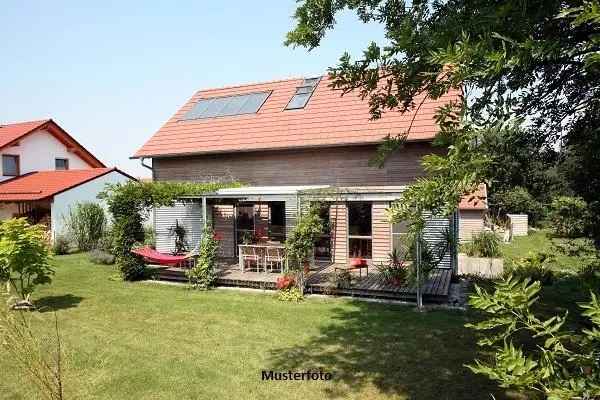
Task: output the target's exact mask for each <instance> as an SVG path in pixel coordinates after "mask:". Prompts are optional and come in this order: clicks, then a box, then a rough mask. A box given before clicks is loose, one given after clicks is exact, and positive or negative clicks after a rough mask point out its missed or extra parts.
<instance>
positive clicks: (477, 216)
mask: <svg viewBox="0 0 600 400" xmlns="http://www.w3.org/2000/svg"><path fill="white" fill-rule="evenodd" d="M483 215H484V211H483V210H462V211H460V212H459V220H458V238H459V240H460V241H461V242H468V241H469V240H471V237H472V236H473V234H475V233H479V232H482V231H483Z"/></svg>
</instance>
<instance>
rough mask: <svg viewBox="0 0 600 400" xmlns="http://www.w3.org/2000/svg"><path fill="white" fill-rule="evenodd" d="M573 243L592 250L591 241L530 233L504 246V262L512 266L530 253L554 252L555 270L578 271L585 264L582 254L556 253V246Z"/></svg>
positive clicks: (550, 234) (536, 231) (538, 231)
mask: <svg viewBox="0 0 600 400" xmlns="http://www.w3.org/2000/svg"><path fill="white" fill-rule="evenodd" d="M569 243H573V244H575V245H576V246H582V247H583V248H584V249H592V248H593V247H592V244H591V242H590V241H589V240H587V239H583V238H579V239H574V240H569V239H564V238H556V237H554V236H553V235H552V233H551V232H550V231H548V230H545V229H542V230H535V231H529V235H527V236H520V237H515V238H513V241H512V242H511V243H503V244H502V255H503V257H504V261H505V262H506V263H507V264H508V265H510V263H511V262H512V261H513V260H516V259H519V258H522V257H525V256H527V254H529V253H536V252H552V253H553V254H555V255H556V264H555V265H554V269H555V270H557V271H570V272H576V271H578V270H579V269H580V268H581V267H582V266H583V265H584V264H585V263H586V257H583V256H582V254H569V253H567V254H565V253H562V252H560V251H556V246H557V245H558V246H568V245H569Z"/></svg>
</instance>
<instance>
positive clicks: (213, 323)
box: [0, 254, 502, 399]
mask: <svg viewBox="0 0 600 400" xmlns="http://www.w3.org/2000/svg"><path fill="white" fill-rule="evenodd" d="M55 263H56V265H57V268H56V277H55V281H54V282H53V283H52V285H51V286H47V287H44V288H42V289H41V290H39V291H38V292H36V294H35V299H36V301H37V303H38V304H39V305H42V306H44V307H45V308H44V310H40V312H36V313H34V314H35V317H36V319H39V321H38V322H36V326H39V327H40V329H45V327H47V326H49V325H50V322H51V321H52V318H53V317H52V313H50V312H41V311H49V310H56V311H57V314H58V318H59V322H60V328H61V332H62V336H63V339H64V342H65V344H64V346H65V348H66V349H67V352H68V359H69V361H68V371H69V372H68V373H67V376H68V378H70V379H69V381H68V382H67V393H69V394H71V396H70V397H69V399H75V398H78V399H81V398H85V399H232V398H233V399H235V398H237V399H321V398H343V399H396V398H397V399H459V398H460V399H483V398H490V397H489V393H492V392H494V391H495V389H494V388H495V385H494V384H493V383H491V382H490V381H488V380H487V379H485V378H483V377H480V376H475V375H473V374H472V373H470V372H469V371H468V370H467V369H466V368H464V367H463V364H465V363H468V362H471V361H472V360H473V359H474V357H475V356H476V345H475V339H474V337H473V335H472V332H471V331H469V330H467V329H466V328H464V327H463V325H464V324H465V323H466V322H468V321H469V320H470V314H466V313H462V312H458V311H446V310H439V311H429V312H426V313H417V312H415V311H414V310H413V307H411V306H399V305H384V304H376V303H367V302H359V301H350V300H342V299H327V300H324V299H309V300H307V301H305V302H303V303H301V304H289V303H282V302H278V301H277V300H275V299H274V298H273V295H271V294H260V293H244V292H238V291H232V290H213V291H210V292H197V291H190V290H187V289H185V288H183V287H181V286H168V285H160V284H156V283H125V282H121V281H118V280H111V279H110V277H111V276H113V275H114V270H113V269H112V268H110V267H105V266H98V265H93V264H90V263H89V262H88V261H87V259H86V257H85V255H81V254H79V255H69V256H62V257H56V260H55ZM290 369H291V370H293V371H302V370H306V369H311V370H317V369H322V370H323V371H325V372H331V373H332V374H333V380H332V381H328V382H327V381H325V382H323V381H312V382H263V381H261V371H262V370H275V371H287V370H290ZM0 375H1V376H2V377H3V379H0V393H1V394H2V396H0V397H2V398H3V399H32V398H37V396H36V394H35V392H33V389H32V388H31V387H30V386H29V385H27V384H24V383H23V377H21V376H19V375H18V373H17V371H16V370H15V369H14V368H13V367H12V365H11V362H10V360H8V359H6V357H0ZM494 395H495V396H496V398H502V395H501V394H499V393H494Z"/></svg>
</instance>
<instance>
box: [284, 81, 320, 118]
mask: <svg viewBox="0 0 600 400" xmlns="http://www.w3.org/2000/svg"><path fill="white" fill-rule="evenodd" d="M320 80H321V78H307V79H304V80H303V81H302V85H300V86H298V87H297V88H296V93H295V94H294V95H293V96H292V99H291V100H290V102H289V103H288V104H287V106H285V109H286V110H297V109H300V108H304V107H306V104H307V103H308V100H309V99H310V96H312V94H313V92H314V91H315V88H316V87H317V85H318V84H319V81H320Z"/></svg>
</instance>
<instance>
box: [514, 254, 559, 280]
mask: <svg viewBox="0 0 600 400" xmlns="http://www.w3.org/2000/svg"><path fill="white" fill-rule="evenodd" d="M555 261H556V258H555V256H554V255H553V254H550V253H544V252H539V253H529V255H528V256H527V257H523V258H520V259H518V260H516V261H513V264H512V265H511V266H509V268H507V270H506V271H505V272H504V275H505V276H506V277H508V276H511V275H512V276H513V277H514V278H515V279H518V280H524V279H527V278H529V279H530V280H531V281H534V282H535V281H537V282H540V283H541V284H542V285H544V286H547V285H551V284H552V283H553V282H554V272H553V271H552V269H551V266H552V264H554V263H555Z"/></svg>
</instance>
